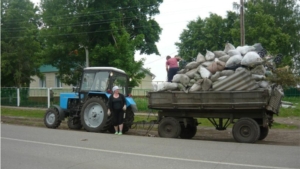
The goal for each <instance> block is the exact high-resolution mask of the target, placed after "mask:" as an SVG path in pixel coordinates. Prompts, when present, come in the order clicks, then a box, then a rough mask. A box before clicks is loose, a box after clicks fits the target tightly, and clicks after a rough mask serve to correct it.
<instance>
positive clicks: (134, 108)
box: [125, 97, 138, 112]
mask: <svg viewBox="0 0 300 169" xmlns="http://www.w3.org/2000/svg"><path fill="white" fill-rule="evenodd" d="M125 99H126V107H131V110H132V111H133V112H137V111H138V109H137V106H136V103H135V101H134V100H133V98H132V97H126V98H125Z"/></svg>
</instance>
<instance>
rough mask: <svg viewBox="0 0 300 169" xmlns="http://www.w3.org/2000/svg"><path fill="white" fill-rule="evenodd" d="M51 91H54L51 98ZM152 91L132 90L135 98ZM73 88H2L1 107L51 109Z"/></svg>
mask: <svg viewBox="0 0 300 169" xmlns="http://www.w3.org/2000/svg"><path fill="white" fill-rule="evenodd" d="M50 89H51V90H52V91H53V97H52V98H51V94H50ZM150 90H151V89H134V88H133V89H130V91H131V95H132V96H133V97H142V98H143V97H145V96H146V94H147V92H148V91H150ZM72 91H73V89H72V88H11V87H3V88H1V105H3V106H18V107H42V108H47V107H50V105H51V104H59V96H60V93H70V92H72Z"/></svg>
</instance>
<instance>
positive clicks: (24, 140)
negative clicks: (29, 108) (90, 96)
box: [1, 124, 300, 169]
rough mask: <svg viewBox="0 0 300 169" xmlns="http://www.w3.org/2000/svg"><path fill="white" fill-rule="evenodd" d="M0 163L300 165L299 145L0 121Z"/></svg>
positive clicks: (232, 168) (130, 167)
mask: <svg viewBox="0 0 300 169" xmlns="http://www.w3.org/2000/svg"><path fill="white" fill-rule="evenodd" d="M1 144H2V145H1V168H2V169H84V168H86V169H94V168H95V169H161V168H172V169H189V168H192V169H194V168H204V169H221V168H222V169H223V168H226V169H227V168H228V169H253V168H263V169H281V168H286V169H290V168H300V147H299V146H278V145H261V144H241V143H228V142H214V141H200V140H183V139H167V138H158V137H140V136H132V135H122V136H118V135H114V134H101V133H89V132H78V131H70V130H55V129H47V128H38V127H26V126H16V125H7V124H2V125H1Z"/></svg>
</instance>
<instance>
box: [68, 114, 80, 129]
mask: <svg viewBox="0 0 300 169" xmlns="http://www.w3.org/2000/svg"><path fill="white" fill-rule="evenodd" d="M68 127H69V129H71V130H80V129H81V128H82V124H81V122H80V118H79V117H69V118H68Z"/></svg>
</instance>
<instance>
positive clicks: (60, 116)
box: [53, 105, 65, 120]
mask: <svg viewBox="0 0 300 169" xmlns="http://www.w3.org/2000/svg"><path fill="white" fill-rule="evenodd" d="M53 107H54V108H55V109H56V110H57V112H58V116H59V120H64V119H65V112H64V110H63V109H62V108H61V107H60V106H59V105H53Z"/></svg>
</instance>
